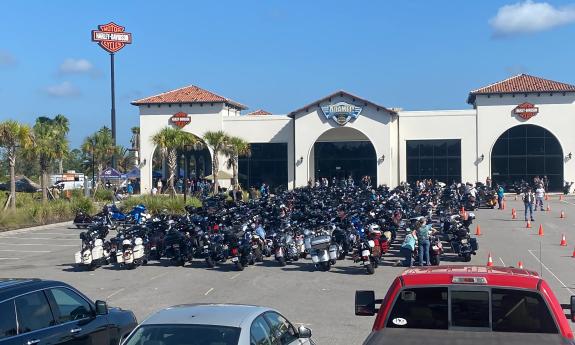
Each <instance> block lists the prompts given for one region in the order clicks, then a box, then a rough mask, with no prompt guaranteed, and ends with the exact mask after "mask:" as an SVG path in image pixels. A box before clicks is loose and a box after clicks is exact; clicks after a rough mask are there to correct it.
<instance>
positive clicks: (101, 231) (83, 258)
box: [74, 224, 109, 271]
mask: <svg viewBox="0 0 575 345" xmlns="http://www.w3.org/2000/svg"><path fill="white" fill-rule="evenodd" d="M108 232H109V226H108V225H105V224H96V225H93V226H92V227H91V229H90V230H89V231H85V232H82V233H80V239H81V240H82V247H81V249H80V251H78V252H76V253H75V254H74V261H75V263H76V265H77V266H78V267H86V268H87V269H88V270H90V271H93V270H95V269H96V268H98V267H100V266H104V265H107V264H109V261H108V258H109V248H108V246H107V245H105V244H104V239H105V238H106V236H107V235H108Z"/></svg>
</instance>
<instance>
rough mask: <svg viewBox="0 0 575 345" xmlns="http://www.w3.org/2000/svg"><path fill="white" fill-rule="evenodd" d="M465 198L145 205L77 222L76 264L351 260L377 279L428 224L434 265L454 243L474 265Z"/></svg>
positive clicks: (364, 192)
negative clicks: (174, 208)
mask: <svg viewBox="0 0 575 345" xmlns="http://www.w3.org/2000/svg"><path fill="white" fill-rule="evenodd" d="M465 200H467V197H466V196H461V195H460V193H459V189H458V188H456V186H445V185H442V184H435V185H433V186H430V187H427V188H426V189H424V190H416V189H413V188H411V187H410V186H409V185H407V184H405V185H402V186H400V187H397V188H395V189H389V188H387V187H379V188H377V189H371V188H368V187H338V186H332V187H317V188H299V189H295V190H292V191H285V192H283V193H281V194H279V195H275V196H271V197H267V198H260V199H256V200H250V201H249V202H233V201H230V200H226V198H225V197H224V196H216V197H211V198H208V199H206V200H204V202H203V205H202V207H198V208H194V207H186V212H185V214H183V215H173V214H165V213H164V214H156V215H150V214H148V213H147V211H146V208H145V206H144V205H138V206H136V207H135V208H134V209H133V210H131V211H130V212H128V213H127V214H124V213H122V212H121V211H120V210H119V209H118V208H116V207H115V206H106V207H104V209H103V210H102V212H101V213H99V214H98V215H96V216H93V217H90V216H88V215H85V214H78V215H77V217H76V219H75V221H74V223H75V224H76V225H77V226H78V227H81V228H85V229H86V230H85V231H83V232H82V233H81V234H80V239H81V241H82V244H81V249H80V251H79V252H77V253H76V254H75V262H76V265H77V266H78V267H81V268H85V269H89V270H93V269H96V268H98V267H100V266H103V265H110V264H111V265H116V266H118V267H119V268H126V269H133V268H136V267H138V266H141V265H146V264H147V263H148V262H149V261H151V260H153V261H159V260H168V262H170V263H171V264H172V265H177V266H184V265H186V264H188V263H191V262H192V261H200V260H201V261H203V262H204V263H205V265H206V266H207V267H209V268H213V267H215V266H219V265H224V264H231V265H233V266H234V267H235V268H236V269H237V270H240V271H241V270H243V269H244V268H246V267H248V266H250V265H254V264H255V263H256V262H261V261H263V260H264V258H270V259H273V260H274V261H275V262H276V263H277V265H278V266H285V265H288V264H291V263H294V262H297V261H299V260H302V259H310V260H307V261H306V262H309V265H310V266H311V268H313V269H315V270H318V271H329V270H330V269H331V267H332V266H333V265H336V263H337V262H338V261H341V260H345V259H351V260H353V262H354V263H356V264H358V269H359V268H361V269H363V270H365V272H366V273H367V274H373V273H374V272H375V270H376V269H377V267H378V266H379V265H380V264H381V263H382V262H383V259H384V257H385V255H387V254H388V252H389V250H390V248H391V246H392V244H394V243H397V242H399V241H400V240H401V238H402V237H403V236H404V234H405V233H406V232H407V231H410V228H413V226H414V225H415V222H416V221H417V220H418V219H419V218H421V217H426V218H428V220H429V221H430V222H432V224H434V228H436V229H437V230H438V232H436V233H435V234H433V235H432V236H431V246H430V258H431V262H432V264H434V265H439V263H440V262H441V257H442V256H443V255H444V247H445V246H446V245H448V246H449V247H450V248H451V251H452V252H453V253H454V254H456V255H457V256H458V257H460V258H461V260H463V261H470V260H471V256H472V255H474V254H475V253H476V251H477V250H478V244H477V240H476V239H475V238H473V237H472V236H471V234H470V231H469V228H470V225H471V224H472V222H473V219H474V218H475V217H474V215H473V213H471V212H470V213H467V212H465V213H462V212H460V209H461V207H462V206H463V207H465V205H464V204H465ZM112 230H116V233H115V235H113V236H111V231H112ZM414 257H417V253H414Z"/></svg>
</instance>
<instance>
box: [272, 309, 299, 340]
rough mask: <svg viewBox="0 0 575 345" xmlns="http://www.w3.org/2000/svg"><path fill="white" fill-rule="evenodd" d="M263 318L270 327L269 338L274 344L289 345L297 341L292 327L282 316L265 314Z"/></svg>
mask: <svg viewBox="0 0 575 345" xmlns="http://www.w3.org/2000/svg"><path fill="white" fill-rule="evenodd" d="M264 317H265V318H266V320H267V321H268V322H269V324H270V326H271V337H272V339H273V340H275V342H276V343H278V344H281V345H289V344H291V343H292V342H293V341H294V340H297V339H298V336H297V333H296V331H295V329H294V328H293V326H292V325H291V324H290V323H289V322H288V320H286V319H285V318H284V317H283V316H281V315H280V314H278V313H274V312H269V313H265V314H264Z"/></svg>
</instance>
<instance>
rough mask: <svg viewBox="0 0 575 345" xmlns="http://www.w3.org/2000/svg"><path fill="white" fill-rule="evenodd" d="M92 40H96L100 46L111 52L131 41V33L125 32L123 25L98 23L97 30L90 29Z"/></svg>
mask: <svg viewBox="0 0 575 345" xmlns="http://www.w3.org/2000/svg"><path fill="white" fill-rule="evenodd" d="M92 41H94V42H98V44H99V45H100V47H102V48H103V49H104V50H106V51H108V52H109V53H112V54H113V53H115V52H117V51H118V50H120V49H122V48H124V47H125V46H126V44H131V43H132V34H131V33H129V32H126V30H125V28H124V27H123V26H120V25H118V24H116V23H113V22H110V23H108V24H104V25H98V30H93V31H92Z"/></svg>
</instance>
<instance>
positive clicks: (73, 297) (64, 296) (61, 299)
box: [50, 288, 93, 323]
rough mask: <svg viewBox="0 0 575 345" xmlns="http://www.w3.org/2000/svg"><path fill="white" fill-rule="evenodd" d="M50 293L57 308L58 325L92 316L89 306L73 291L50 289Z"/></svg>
mask: <svg viewBox="0 0 575 345" xmlns="http://www.w3.org/2000/svg"><path fill="white" fill-rule="evenodd" d="M50 292H51V293H52V296H53V297H54V302H56V306H57V308H58V312H57V313H56V315H57V317H58V322H59V323H65V322H69V321H74V320H81V319H85V318H88V317H91V316H92V315H93V314H92V308H91V307H90V304H89V303H88V302H87V301H86V300H85V299H83V298H82V297H81V296H80V295H78V294H77V293H75V292H74V291H72V290H69V289H65V288H55V289H50Z"/></svg>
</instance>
